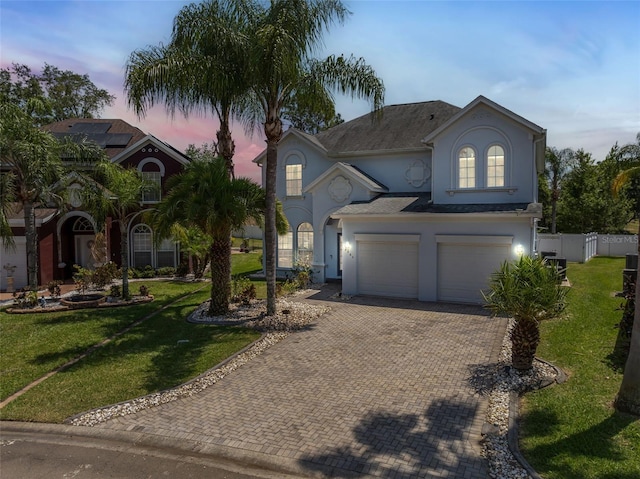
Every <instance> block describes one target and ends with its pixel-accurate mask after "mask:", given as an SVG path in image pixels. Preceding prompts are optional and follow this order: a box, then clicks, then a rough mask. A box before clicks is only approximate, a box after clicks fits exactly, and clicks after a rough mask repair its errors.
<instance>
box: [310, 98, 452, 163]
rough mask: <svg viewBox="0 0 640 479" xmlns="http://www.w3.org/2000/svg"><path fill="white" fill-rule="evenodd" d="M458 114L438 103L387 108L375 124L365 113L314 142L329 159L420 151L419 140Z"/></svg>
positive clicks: (447, 106)
mask: <svg viewBox="0 0 640 479" xmlns="http://www.w3.org/2000/svg"><path fill="white" fill-rule="evenodd" d="M459 111H460V108H458V107H457V106H454V105H450V104H449V103H445V102H443V101H439V100H437V101H427V102H421V103H407V104H402V105H389V106H385V107H384V108H383V109H382V116H381V118H380V119H379V120H376V117H375V116H374V115H373V114H372V113H368V114H366V115H363V116H361V117H359V118H356V119H355V120H351V121H348V122H345V123H342V124H340V125H337V126H334V127H333V128H330V129H328V130H325V131H322V132H320V133H318V134H317V135H315V136H314V138H315V140H317V141H318V142H319V143H320V144H322V146H323V147H325V148H326V149H327V150H328V152H329V155H340V154H349V153H355V152H364V151H376V150H404V149H415V148H424V144H423V143H422V142H421V140H422V139H423V138H424V137H426V136H427V135H428V134H429V133H431V132H432V131H434V130H436V129H437V128H439V127H440V126H441V125H442V124H444V123H445V122H446V121H447V120H449V119H450V118H451V117H453V116H454V115H455V114H456V113H457V112H459Z"/></svg>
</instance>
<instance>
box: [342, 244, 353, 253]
mask: <svg viewBox="0 0 640 479" xmlns="http://www.w3.org/2000/svg"><path fill="white" fill-rule="evenodd" d="M342 250H343V251H344V252H345V253H351V243H349V242H348V241H345V242H344V243H343V245H342Z"/></svg>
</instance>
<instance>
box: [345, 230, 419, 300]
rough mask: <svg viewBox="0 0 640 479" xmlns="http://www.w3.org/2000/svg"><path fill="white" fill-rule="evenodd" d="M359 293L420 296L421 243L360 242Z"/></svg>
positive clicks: (358, 262)
mask: <svg viewBox="0 0 640 479" xmlns="http://www.w3.org/2000/svg"><path fill="white" fill-rule="evenodd" d="M356 267H357V271H358V273H357V274H358V294H371V295H376V296H393V297H397V298H417V297H418V243H417V242H393V241H379V242H378V241H358V242H357V266H356Z"/></svg>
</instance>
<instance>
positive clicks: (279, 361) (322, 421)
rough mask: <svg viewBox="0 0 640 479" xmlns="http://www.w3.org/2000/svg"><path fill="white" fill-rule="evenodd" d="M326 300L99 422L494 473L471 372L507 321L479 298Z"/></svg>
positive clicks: (328, 457)
mask: <svg viewBox="0 0 640 479" xmlns="http://www.w3.org/2000/svg"><path fill="white" fill-rule="evenodd" d="M314 297H319V298H321V297H323V296H322V292H320V293H318V294H317V295H316V296H313V295H312V296H311V297H310V298H308V299H305V301H317V300H316V299H314ZM330 305H331V307H332V311H331V312H330V313H328V314H326V315H325V316H323V317H322V318H320V319H319V320H318V321H317V322H316V323H315V324H314V325H312V327H311V328H310V329H309V330H306V331H302V332H298V333H295V334H291V335H290V336H288V337H287V338H286V339H284V340H283V341H281V342H280V343H278V344H276V345H274V346H272V347H271V348H270V349H268V350H267V351H266V352H264V353H263V354H262V355H261V356H258V357H257V358H255V359H253V360H252V361H250V362H249V363H248V364H245V365H244V366H242V367H241V368H239V369H238V370H236V371H235V372H233V373H232V374H231V375H229V376H227V377H225V378H224V379H223V380H221V381H220V382H219V383H217V384H215V385H214V386H212V387H210V388H208V389H207V390H205V391H204V392H201V393H199V394H197V395H196V396H194V397H191V398H186V399H181V400H178V401H174V402H172V403H168V404H165V405H162V406H159V407H156V408H152V409H147V410H145V411H142V412H140V413H137V414H132V415H129V416H125V417H121V418H117V419H113V420H110V421H108V422H106V423H103V424H101V425H99V426H98V427H102V428H109V429H119V430H128V431H137V432H142V433H145V434H153V435H160V436H168V437H173V438H183V439H184V440H189V441H198V442H201V443H209V444H212V445H216V446H217V447H225V448H226V447H228V448H233V449H234V450H235V451H236V452H238V451H240V452H241V453H242V454H253V455H258V456H261V457H269V459H270V461H271V462H272V463H277V462H278V461H280V462H281V463H282V464H283V465H284V464H289V465H291V464H295V465H296V468H295V469H296V470H297V471H298V472H299V473H300V472H302V473H304V474H305V475H307V474H308V475H312V476H318V475H324V476H329V477H359V476H366V475H372V476H378V477H394V478H395V477H402V478H409V477H451V478H469V479H470V478H481V477H482V478H485V477H487V472H486V465H485V462H484V460H483V459H482V457H481V455H480V444H479V443H480V431H481V427H482V424H483V422H484V416H485V411H486V399H485V398H484V397H481V396H479V395H478V394H476V393H475V392H474V390H473V389H472V387H471V386H470V385H469V378H470V376H471V375H472V373H473V369H474V367H476V366H478V365H486V364H488V363H491V362H494V361H496V359H497V357H498V353H499V350H500V344H501V340H502V337H503V334H504V332H505V326H506V324H505V321H502V320H496V319H490V318H489V317H488V316H487V315H486V313H485V312H483V311H482V310H481V309H480V308H476V307H471V306H460V305H444V304H435V303H419V302H415V301H400V300H397V301H396V300H389V299H379V298H370V297H368V298H367V297H363V298H352V299H351V300H350V301H348V302H332V303H331V304H330Z"/></svg>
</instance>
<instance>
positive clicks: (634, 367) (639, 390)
mask: <svg viewBox="0 0 640 479" xmlns="http://www.w3.org/2000/svg"><path fill="white" fill-rule="evenodd" d="M637 139H638V144H637V145H633V144H631V145H627V146H625V147H623V151H625V148H626V152H627V153H630V154H631V155H633V154H634V153H635V155H634V161H635V164H636V165H638V166H632V167H630V168H628V169H626V170H624V171H622V172H620V174H619V175H618V176H617V177H616V178H615V180H614V182H613V191H614V192H615V193H616V194H617V193H619V192H620V191H621V190H622V188H623V187H624V186H625V185H627V184H629V183H630V182H631V180H632V179H634V178H635V179H637V178H640V165H639V163H640V133H639V134H638V137H637ZM636 217H637V218H638V219H639V220H640V208H639V209H638V211H637V216H636ZM638 238H639V241H638V255H639V257H640V222H639V223H638ZM638 298H640V262H639V263H638V272H637V276H636V291H635V312H634V318H633V328H632V330H631V344H630V347H629V355H628V356H627V362H626V364H625V367H624V375H623V377H622V384H621V385H620V390H619V391H618V396H617V397H616V401H615V404H616V409H618V410H619V411H623V412H628V413H631V414H635V415H638V416H640V300H639V299H638Z"/></svg>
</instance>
